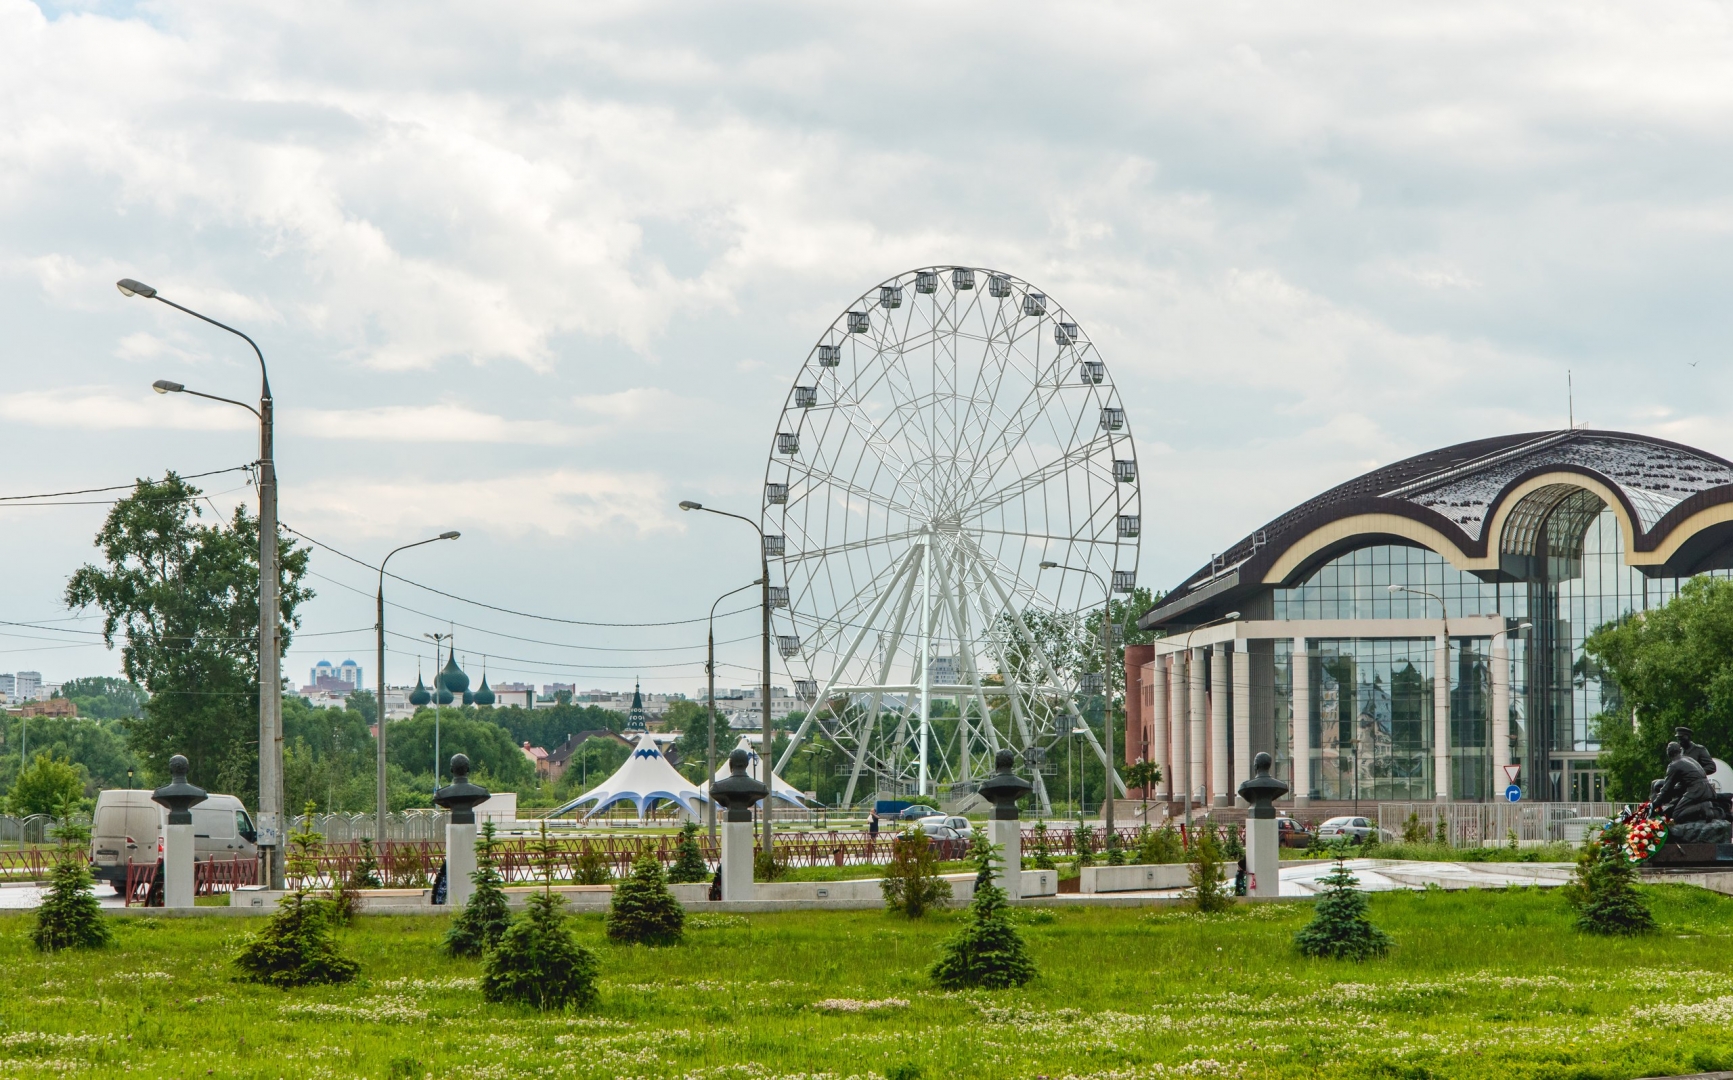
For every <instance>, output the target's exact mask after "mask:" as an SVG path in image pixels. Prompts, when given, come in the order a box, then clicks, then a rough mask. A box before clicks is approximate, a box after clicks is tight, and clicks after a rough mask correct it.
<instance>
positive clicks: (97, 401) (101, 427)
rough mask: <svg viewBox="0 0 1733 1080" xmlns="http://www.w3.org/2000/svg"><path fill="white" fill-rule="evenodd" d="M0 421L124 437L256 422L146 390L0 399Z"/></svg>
mask: <svg viewBox="0 0 1733 1080" xmlns="http://www.w3.org/2000/svg"><path fill="white" fill-rule="evenodd" d="M0 420H6V421H9V422H11V423H14V424H19V425H23V426H27V427H37V428H72V429H77V430H82V431H124V430H131V429H138V428H154V429H160V430H181V431H241V430H247V429H255V430H256V429H257V427H258V421H257V420H255V419H253V418H252V417H251V416H249V415H247V414H246V413H244V412H242V411H241V410H240V409H238V408H235V407H234V406H232V405H225V404H222V403H220V402H203V401H194V400H189V399H188V398H186V397H183V396H181V395H178V394H163V395H158V394H155V393H153V392H152V391H150V390H148V389H147V390H145V391H144V392H142V393H137V394H130V395H128V394H123V393H121V392H119V391H117V390H114V389H112V388H108V387H69V388H67V389H64V390H52V391H44V390H24V391H19V392H17V393H12V394H4V395H0Z"/></svg>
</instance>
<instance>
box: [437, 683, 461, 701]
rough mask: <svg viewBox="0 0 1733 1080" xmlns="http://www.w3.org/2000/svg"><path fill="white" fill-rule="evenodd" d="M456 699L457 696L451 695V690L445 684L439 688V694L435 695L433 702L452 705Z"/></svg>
mask: <svg viewBox="0 0 1733 1080" xmlns="http://www.w3.org/2000/svg"><path fill="white" fill-rule="evenodd" d="M456 700H457V699H456V698H454V697H452V696H451V691H450V690H447V689H446V688H445V687H443V686H442V687H440V688H439V692H438V693H437V694H434V695H433V703H434V704H435V705H450V704H451V703H452V702H453V701H456Z"/></svg>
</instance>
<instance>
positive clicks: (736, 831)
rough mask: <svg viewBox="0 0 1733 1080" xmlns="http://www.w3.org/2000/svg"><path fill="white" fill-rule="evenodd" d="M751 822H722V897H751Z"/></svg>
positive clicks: (728, 898)
mask: <svg viewBox="0 0 1733 1080" xmlns="http://www.w3.org/2000/svg"><path fill="white" fill-rule="evenodd" d="M752 845H753V836H752V822H750V821H724V822H723V823H722V899H724V900H750V899H752Z"/></svg>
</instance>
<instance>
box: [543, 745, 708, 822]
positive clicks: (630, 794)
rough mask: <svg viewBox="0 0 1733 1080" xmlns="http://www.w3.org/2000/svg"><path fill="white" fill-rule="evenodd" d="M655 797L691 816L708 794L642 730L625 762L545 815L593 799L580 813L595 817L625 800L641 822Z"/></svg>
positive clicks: (557, 812)
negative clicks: (682, 772)
mask: <svg viewBox="0 0 1733 1080" xmlns="http://www.w3.org/2000/svg"><path fill="white" fill-rule="evenodd" d="M657 799H665V800H667V801H668V802H671V803H674V804H676V805H677V806H679V807H680V809H682V810H684V811H686V813H687V814H689V815H692V816H694V817H695V816H697V813H698V811H697V807H696V804H700V803H704V802H706V801H708V796H707V795H706V793H705V790H704V789H700V788H698V787H697V786H695V785H694V784H693V783H692V781H690V780H688V779H686V778H685V777H684V776H681V775H680V774H679V773H678V772H677V771H675V769H674V766H672V765H670V764H668V759H667V758H665V757H663V756H662V751H661V749H660V748H659V747H657V745H656V736H655V735H653V734H651V733H649V732H645V733H644V734H642V735H640V736H638V745H637V746H635V747H633V748H632V753H631V754H630V755H628V756H627V758H626V762H625V764H623V765H621V766H620V767H619V768H618V769H615V770H614V775H612V776H610V777H608V778H607V779H606V780H604V781H602V782H601V783H600V784H597V785H596V786H595V787H593V788H591V789H590V790H588V791H586V792H584V793H583V794H582V795H579V796H578V797H577V798H575V799H573V800H572V801H571V802H569V803H567V804H565V805H564V806H562V807H560V808H559V809H557V810H555V811H553V812H552V813H551V814H549V815H548V816H549V817H559V816H560V815H561V814H566V813H570V812H571V811H573V810H575V809H577V808H578V807H579V806H582V805H583V804H584V803H587V802H594V803H595V804H596V805H595V806H593V807H591V808H590V812H589V813H587V814H585V815H584V816H585V817H595V816H596V815H597V814H599V813H601V812H602V811H604V810H606V809H607V808H608V807H610V806H612V805H614V804H615V803H617V802H629V803H632V804H633V805H635V806H637V808H638V820H639V821H643V820H644V814H645V812H646V811H647V810H649V808H650V804H651V803H653V802H655V801H656V800H657Z"/></svg>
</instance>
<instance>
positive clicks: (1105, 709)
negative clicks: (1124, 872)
mask: <svg viewBox="0 0 1733 1080" xmlns="http://www.w3.org/2000/svg"><path fill="white" fill-rule="evenodd" d="M1041 569H1043V570H1070V571H1073V572H1074V573H1078V574H1088V575H1089V576H1090V577H1092V578H1094V579H1095V580H1096V582H1097V583H1098V584H1099V585H1100V586H1101V591H1102V594H1103V596H1104V597H1105V599H1103V600H1102V601H1101V697H1102V706H1101V753H1102V756H1103V757H1105V758H1106V759H1107V794H1106V795H1105V796H1103V798H1102V803H1101V825H1102V828H1103V829H1105V830H1106V832H1107V835H1108V836H1112V835H1113V798H1114V784H1115V781H1116V780H1117V779H1118V774H1117V773H1116V772H1115V770H1114V768H1113V633H1112V624H1113V589H1112V588H1111V587H1109V586H1108V584H1107V579H1106V578H1104V577H1102V576H1101V575H1100V574H1098V573H1096V572H1095V571H1094V570H1091V569H1089V568H1088V567H1086V566H1066V565H1064V564H1063V563H1056V562H1044V563H1042V564H1041ZM1116 843H1117V841H1116Z"/></svg>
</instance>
